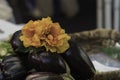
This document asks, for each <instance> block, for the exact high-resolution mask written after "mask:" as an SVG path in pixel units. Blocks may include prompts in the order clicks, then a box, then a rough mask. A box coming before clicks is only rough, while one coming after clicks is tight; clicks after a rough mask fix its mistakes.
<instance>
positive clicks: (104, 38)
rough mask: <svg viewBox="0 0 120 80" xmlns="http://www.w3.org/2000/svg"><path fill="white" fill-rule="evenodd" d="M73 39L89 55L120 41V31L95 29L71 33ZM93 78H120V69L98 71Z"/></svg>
mask: <svg viewBox="0 0 120 80" xmlns="http://www.w3.org/2000/svg"><path fill="white" fill-rule="evenodd" d="M70 36H71V38H72V40H74V41H76V42H78V43H79V44H80V46H81V47H83V49H84V50H85V51H86V52H87V53H88V55H91V54H95V53H99V52H100V48H103V47H112V46H114V45H115V43H116V42H118V43H119V42H120V32H117V31H115V30H107V29H95V30H90V31H83V32H76V33H72V34H70ZM91 80H120V70H118V71H110V72H97V73H96V75H95V76H94V77H93V79H91Z"/></svg>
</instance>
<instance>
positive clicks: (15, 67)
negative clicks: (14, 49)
mask: <svg viewBox="0 0 120 80" xmlns="http://www.w3.org/2000/svg"><path fill="white" fill-rule="evenodd" d="M1 71H2V74H3V76H4V78H5V79H4V80H24V79H25V77H26V76H27V74H28V71H27V69H26V67H25V66H23V65H22V62H21V60H20V59H19V58H18V57H17V56H13V55H10V56H6V57H3V60H2V63H1Z"/></svg>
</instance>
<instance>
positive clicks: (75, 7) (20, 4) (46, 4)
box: [0, 0, 103, 33]
mask: <svg viewBox="0 0 120 80" xmlns="http://www.w3.org/2000/svg"><path fill="white" fill-rule="evenodd" d="M100 1H102V0H0V18H1V19H3V20H7V21H10V22H12V23H15V24H24V23H27V22H28V21H29V20H37V19H41V18H42V17H48V16H50V17H51V18H52V20H53V21H55V22H59V23H60V25H61V27H62V28H64V29H66V32H68V33H73V32H80V31H85V30H92V29H96V28H97V27H100V28H101V27H102V26H103V25H102V24H103V23H102V22H101V20H102V19H100V18H101V17H100V18H99V20H98V17H97V16H98V15H99V16H102V14H97V11H98V8H99V7H101V4H102V3H103V2H100ZM98 2H99V3H98ZM98 5H99V6H98ZM101 11H102V10H101ZM99 13H101V12H100V10H99ZM98 24H99V25H98ZM100 24H101V25H100Z"/></svg>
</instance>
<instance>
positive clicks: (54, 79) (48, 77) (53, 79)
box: [26, 72, 64, 80]
mask: <svg viewBox="0 0 120 80" xmlns="http://www.w3.org/2000/svg"><path fill="white" fill-rule="evenodd" d="M26 80H64V79H63V78H62V76H60V75H58V74H53V73H51V72H37V73H32V74H30V75H28V76H27V78H26Z"/></svg>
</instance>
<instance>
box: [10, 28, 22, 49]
mask: <svg viewBox="0 0 120 80" xmlns="http://www.w3.org/2000/svg"><path fill="white" fill-rule="evenodd" d="M20 35H21V30H18V31H16V32H15V33H14V34H13V35H12V37H11V39H10V44H11V46H12V48H13V50H14V51H16V49H17V48H18V47H20V46H21V44H22V42H21V41H20V39H19V37H20Z"/></svg>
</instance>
